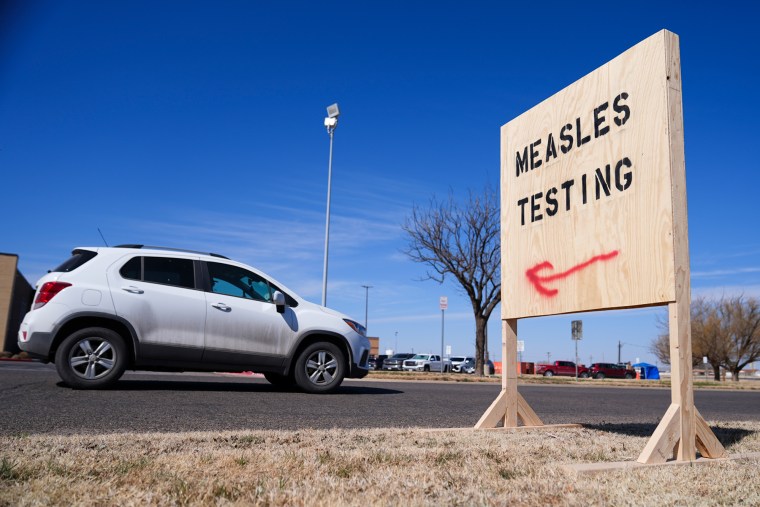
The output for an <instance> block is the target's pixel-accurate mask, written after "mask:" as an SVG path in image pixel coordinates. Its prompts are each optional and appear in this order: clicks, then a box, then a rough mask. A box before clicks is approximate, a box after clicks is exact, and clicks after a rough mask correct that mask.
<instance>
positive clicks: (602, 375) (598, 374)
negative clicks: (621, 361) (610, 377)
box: [596, 373, 605, 380]
mask: <svg viewBox="0 0 760 507" xmlns="http://www.w3.org/2000/svg"><path fill="white" fill-rule="evenodd" d="M604 377H605V375H604V373H597V374H596V378H597V379H599V380H602V379H603V378H604Z"/></svg>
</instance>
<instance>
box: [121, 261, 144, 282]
mask: <svg viewBox="0 0 760 507" xmlns="http://www.w3.org/2000/svg"><path fill="white" fill-rule="evenodd" d="M119 274H120V275H121V276H122V278H126V279H127V280H142V257H132V258H131V259H129V262H127V263H126V264H124V266H122V267H121V269H120V270H119Z"/></svg>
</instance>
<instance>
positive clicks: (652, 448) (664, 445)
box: [637, 404, 728, 464]
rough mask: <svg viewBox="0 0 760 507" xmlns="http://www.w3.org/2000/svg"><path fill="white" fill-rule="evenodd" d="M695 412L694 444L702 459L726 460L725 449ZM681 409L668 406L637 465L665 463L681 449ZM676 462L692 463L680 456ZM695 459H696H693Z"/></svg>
mask: <svg viewBox="0 0 760 507" xmlns="http://www.w3.org/2000/svg"><path fill="white" fill-rule="evenodd" d="M694 410H695V412H696V423H697V431H696V436H695V442H694V444H696V447H697V449H698V450H699V453H700V454H701V455H702V457H703V458H726V457H728V453H726V449H725V448H724V447H723V445H722V444H721V443H720V441H719V440H718V439H717V438H716V437H715V434H714V433H713V432H712V429H711V428H710V426H709V425H708V424H707V422H706V421H705V420H704V418H703V417H702V414H700V413H699V411H697V409H696V408H695V409H694ZM680 419H681V407H679V406H678V405H676V404H672V405H670V407H669V408H668V411H667V412H665V415H664V416H663V418H662V420H661V421H660V424H659V425H658V426H657V429H656V430H655V432H654V433H653V434H652V437H651V438H650V439H649V442H647V445H646V447H644V450H643V451H642V452H641V454H640V455H639V459H638V460H637V461H638V462H639V463H644V464H656V463H665V462H666V461H668V460H669V459H671V458H672V457H673V455H674V452H675V450H676V449H677V448H681V447H683V443H684V442H683V441H682V439H681V421H680ZM677 458H678V461H693V460H683V459H681V458H680V456H677ZM695 459H696V458H695Z"/></svg>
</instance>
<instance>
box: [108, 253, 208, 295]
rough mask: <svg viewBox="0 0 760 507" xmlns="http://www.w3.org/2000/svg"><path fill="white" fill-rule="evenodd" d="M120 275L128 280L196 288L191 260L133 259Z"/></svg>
mask: <svg viewBox="0 0 760 507" xmlns="http://www.w3.org/2000/svg"><path fill="white" fill-rule="evenodd" d="M119 274H120V275H121V276H122V277H123V278H125V279H127V280H138V281H143V282H150V283H160V284H161V285H173V286H175V287H183V288H185V289H194V288H195V271H194V269H193V261H192V260H191V259H176V258H172V257H133V258H131V259H130V260H129V261H127V263H126V264H124V265H123V266H122V267H121V269H120V270H119Z"/></svg>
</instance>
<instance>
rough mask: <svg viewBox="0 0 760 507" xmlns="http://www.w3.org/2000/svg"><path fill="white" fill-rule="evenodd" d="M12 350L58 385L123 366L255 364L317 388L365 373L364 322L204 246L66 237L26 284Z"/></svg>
mask: <svg viewBox="0 0 760 507" xmlns="http://www.w3.org/2000/svg"><path fill="white" fill-rule="evenodd" d="M18 344H19V347H20V348H21V350H24V351H26V352H28V353H29V354H30V355H32V356H34V357H37V358H40V359H42V360H43V361H46V362H49V361H52V362H54V363H55V366H56V369H57V371H58V374H59V375H60V377H61V379H62V380H63V381H64V383H66V384H67V385H69V386H71V387H74V388H78V389H94V388H102V387H106V386H108V385H110V384H113V383H114V382H116V381H117V380H118V379H119V377H121V375H122V374H123V373H124V370H125V369H127V368H129V369H141V370H161V371H167V370H169V371H231V372H232V371H245V370H251V371H256V372H261V373H263V374H264V376H265V377H266V379H267V380H268V381H269V382H271V383H272V384H275V385H284V386H297V387H299V388H301V389H303V390H304V391H307V392H311V393H326V392H330V391H334V390H335V389H337V388H338V386H340V384H341V382H342V381H343V379H344V377H350V378H361V377H364V376H365V375H367V372H368V368H369V364H368V359H369V351H370V343H369V339H368V338H367V337H366V330H365V329H364V326H362V325H361V324H360V323H358V322H357V321H355V320H352V319H349V318H348V317H346V316H345V315H342V314H340V313H338V312H336V311H333V310H330V309H328V308H324V307H322V306H319V305H316V304H313V303H309V302H308V301H306V300H304V299H301V298H300V297H298V295H296V293H295V292H293V291H291V290H290V289H288V288H286V287H285V286H284V285H282V284H281V283H280V282H277V281H275V280H274V279H273V278H271V277H269V276H267V275H265V274H264V273H262V272H261V271H258V270H257V269H255V268H252V267H250V266H247V265H245V264H241V263H239V262H235V261H233V260H230V259H228V258H226V257H223V256H221V255H216V254H208V253H201V252H193V251H187V250H176V249H167V248H160V247H144V246H142V245H121V246H117V247H112V248H108V247H105V248H91V247H83V248H76V249H75V250H74V251H73V252H72V255H71V257H70V258H69V259H67V260H66V261H65V262H63V263H62V264H61V265H60V266H58V267H57V268H55V269H53V270H51V271H50V272H49V273H48V274H47V275H45V276H43V277H42V278H41V279H40V280H39V282H38V283H37V288H36V293H35V297H34V303H33V305H32V308H31V310H30V311H29V313H27V314H26V316H25V317H24V320H23V322H22V323H21V328H20V330H19V333H18Z"/></svg>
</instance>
